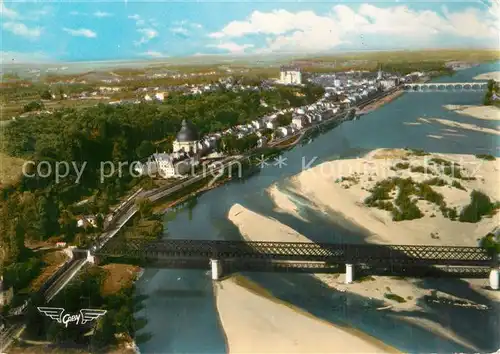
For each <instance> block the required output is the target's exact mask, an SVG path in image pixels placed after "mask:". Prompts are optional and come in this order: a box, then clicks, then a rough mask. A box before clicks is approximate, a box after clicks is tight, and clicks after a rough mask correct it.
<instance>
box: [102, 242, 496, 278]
mask: <svg viewBox="0 0 500 354" xmlns="http://www.w3.org/2000/svg"><path fill="white" fill-rule="evenodd" d="M96 256H98V257H99V256H101V257H103V256H104V257H111V258H122V257H123V258H126V259H127V260H129V261H130V259H135V260H138V261H146V262H156V263H160V264H163V265H164V266H166V267H168V268H195V269H196V268H197V269H205V268H208V267H209V265H210V264H212V273H214V271H215V272H216V273H217V274H218V275H217V276H214V279H217V278H218V277H219V275H220V273H221V272H222V270H221V267H224V264H226V267H225V268H226V269H227V268H228V267H229V268H230V269H233V270H255V271H279V270H284V269H288V270H291V269H293V270H301V271H309V272H316V271H320V270H322V271H328V270H330V271H332V272H335V271H336V270H337V268H338V265H340V264H346V265H348V268H349V266H352V265H358V266H361V267H362V268H363V269H365V271H366V272H369V273H377V274H378V273H380V272H382V273H386V274H387V273H389V274H401V273H404V274H412V275H423V276H426V275H429V274H434V273H435V270H436V269H437V268H435V269H434V270H433V269H431V268H430V267H443V266H444V267H445V269H439V272H443V271H444V272H446V273H448V274H455V275H456V276H463V275H464V274H468V275H471V276H479V277H487V276H488V274H489V269H490V267H492V266H493V264H494V259H493V257H492V256H491V255H490V254H488V253H487V252H486V251H485V250H484V249H482V248H478V247H457V246H427V245H423V246H420V245H375V244H336V243H310V242H261V241H253V242H246V241H217V240H161V241H154V242H141V241H127V242H123V241H121V242H114V243H111V244H108V245H107V246H106V247H104V248H103V249H101V250H99V251H98V252H97V253H96ZM214 262H216V263H215V265H214ZM388 267H389V268H390V270H388V269H387V268H388ZM381 268H383V270H382V271H381ZM217 269H218V270H217ZM370 269H371V271H370Z"/></svg>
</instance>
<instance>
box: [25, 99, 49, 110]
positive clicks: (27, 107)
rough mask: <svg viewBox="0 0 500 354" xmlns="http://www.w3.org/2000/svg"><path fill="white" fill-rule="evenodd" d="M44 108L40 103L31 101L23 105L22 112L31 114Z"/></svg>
mask: <svg viewBox="0 0 500 354" xmlns="http://www.w3.org/2000/svg"><path fill="white" fill-rule="evenodd" d="M44 108H45V105H44V104H43V103H42V102H39V101H31V102H30V103H27V104H25V105H24V107H23V110H24V112H33V111H39V110H42V109H44Z"/></svg>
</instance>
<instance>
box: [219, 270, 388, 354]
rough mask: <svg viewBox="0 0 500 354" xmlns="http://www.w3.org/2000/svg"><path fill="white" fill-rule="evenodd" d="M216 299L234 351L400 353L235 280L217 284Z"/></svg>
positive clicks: (229, 345) (230, 345)
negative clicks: (264, 295)
mask: <svg viewBox="0 0 500 354" xmlns="http://www.w3.org/2000/svg"><path fill="white" fill-rule="evenodd" d="M216 298H217V308H218V311H219V316H220V319H221V322H222V325H223V328H224V331H225V333H226V337H227V342H228V347H229V352H230V353H386V352H396V351H395V350H394V349H392V348H390V347H388V346H386V345H384V344H383V343H381V342H379V341H377V340H375V339H373V338H370V337H368V336H366V338H362V337H365V336H364V335H362V334H358V335H355V334H352V333H350V331H349V329H343V328H340V327H337V326H333V325H331V324H329V323H327V322H325V321H321V320H319V319H316V318H314V317H312V316H311V315H308V314H305V313H303V312H302V311H300V310H297V309H293V308H291V307H290V306H289V305H285V304H282V303H280V302H278V300H270V299H267V298H265V297H263V296H259V295H257V294H256V293H253V292H251V291H250V290H248V289H246V288H244V287H242V286H239V285H237V284H235V283H234V282H233V281H232V280H231V279H227V280H225V281H222V282H220V283H219V284H217V288H216ZM306 334H307V335H306Z"/></svg>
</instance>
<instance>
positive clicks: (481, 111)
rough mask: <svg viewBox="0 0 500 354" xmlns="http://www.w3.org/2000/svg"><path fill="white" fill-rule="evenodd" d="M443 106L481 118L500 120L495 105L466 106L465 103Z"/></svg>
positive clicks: (499, 109)
mask: <svg viewBox="0 0 500 354" xmlns="http://www.w3.org/2000/svg"><path fill="white" fill-rule="evenodd" d="M443 107H444V108H446V109H448V110H450V111H453V112H456V113H459V114H463V115H467V116H470V117H473V118H477V119H483V120H500V108H498V107H496V106H467V105H452V104H448V105H445V106H443Z"/></svg>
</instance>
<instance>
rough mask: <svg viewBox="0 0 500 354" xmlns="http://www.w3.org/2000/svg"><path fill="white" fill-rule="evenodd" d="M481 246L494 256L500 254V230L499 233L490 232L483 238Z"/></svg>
mask: <svg viewBox="0 0 500 354" xmlns="http://www.w3.org/2000/svg"><path fill="white" fill-rule="evenodd" d="M479 246H480V247H481V248H484V249H485V250H486V251H487V252H488V253H489V254H491V255H492V256H496V255H498V254H500V232H497V235H495V234H493V233H491V232H490V233H489V234H487V235H486V236H484V237H483V238H482V239H481V241H480V242H479Z"/></svg>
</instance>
